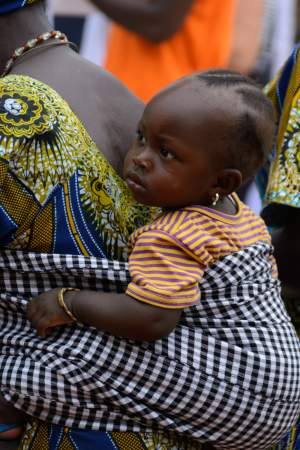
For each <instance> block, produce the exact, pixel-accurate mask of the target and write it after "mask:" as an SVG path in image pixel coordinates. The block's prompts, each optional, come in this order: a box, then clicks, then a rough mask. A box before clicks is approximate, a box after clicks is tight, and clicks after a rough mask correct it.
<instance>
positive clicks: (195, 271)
mask: <svg viewBox="0 0 300 450" xmlns="http://www.w3.org/2000/svg"><path fill="white" fill-rule="evenodd" d="M233 198H234V200H235V202H236V204H237V207H238V211H237V213H236V214H235V215H228V214H224V213H221V212H218V211H215V210H212V209H210V208H206V207H203V206H188V207H185V208H182V209H180V210H176V211H171V212H167V213H163V214H162V215H161V216H159V217H158V218H157V219H156V220H155V221H154V222H152V223H151V224H149V225H146V226H144V227H142V228H139V229H138V230H136V231H135V232H134V233H133V234H132V235H131V236H130V239H129V253H130V256H129V270H130V275H131V279H132V281H131V282H130V284H129V285H128V288H127V291H126V293H127V294H128V295H129V296H131V297H133V298H135V299H137V300H140V301H142V302H145V303H149V304H151V305H155V306H158V307H162V308H186V307H189V306H192V305H195V304H197V303H198V302H199V300H200V289H201V279H202V277H203V273H204V271H205V270H206V268H207V267H208V266H210V265H212V264H214V263H215V262H216V261H217V260H219V259H220V258H222V257H224V256H226V255H229V254H231V253H234V252H237V251H239V250H241V249H242V248H245V247H249V246H251V245H253V244H255V243H256V242H258V241H267V242H270V235H269V233H268V231H267V229H266V226H265V224H264V222H263V221H262V219H261V218H260V217H258V216H256V215H255V214H254V213H253V211H252V210H251V209H250V208H248V207H247V206H246V205H245V204H243V203H242V202H241V201H240V200H239V199H238V197H237V196H236V195H234V196H233ZM232 277H233V282H234V274H232Z"/></svg>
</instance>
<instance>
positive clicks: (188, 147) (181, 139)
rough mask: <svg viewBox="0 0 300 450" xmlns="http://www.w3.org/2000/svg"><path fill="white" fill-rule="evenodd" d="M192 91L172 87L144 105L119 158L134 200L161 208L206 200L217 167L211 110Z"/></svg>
mask: <svg viewBox="0 0 300 450" xmlns="http://www.w3.org/2000/svg"><path fill="white" fill-rule="evenodd" d="M193 96H194V94H193V92H191V91H190V90H189V89H188V90H185V89H179V90H178V89H174V88H171V89H169V90H167V91H164V92H162V93H161V94H159V95H158V96H157V97H155V98H154V99H153V100H152V101H151V102H150V103H149V104H148V105H147V106H146V109H145V112H144V114H143V117H142V119H141V121H140V124H139V127H138V131H137V135H136V139H135V142H134V144H133V146H132V148H131V149H130V151H129V152H128V154H127V156H126V159H125V163H124V178H125V180H126V182H127V184H128V186H129V188H130V190H131V191H132V194H133V196H134V197H135V199H136V200H137V201H138V202H140V203H143V204H146V205H152V206H161V207H165V208H178V207H183V206H187V205H196V204H202V205H205V204H210V200H211V198H210V194H209V191H210V189H211V186H212V185H213V183H214V180H215V176H216V173H217V170H218V169H217V167H218V161H216V158H212V154H211V153H212V150H211V149H212V146H211V142H210V141H211V139H212V138H213V136H214V133H215V128H214V129H212V126H211V125H210V124H211V114H212V113H213V111H211V108H210V107H209V108H207V105H206V104H203V105H202V106H201V101H199V99H201V93H197V101H195V98H193ZM194 97H195V96H194ZM204 97H205V96H204ZM199 103H200V106H199Z"/></svg>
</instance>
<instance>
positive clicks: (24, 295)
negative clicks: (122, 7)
mask: <svg viewBox="0 0 300 450" xmlns="http://www.w3.org/2000/svg"><path fill="white" fill-rule="evenodd" d="M24 3H25V2H24V1H7V0H6V1H2V2H1V3H0V5H2V7H3V9H2V12H5V13H7V12H8V10H9V11H10V13H9V14H8V15H5V16H0V30H1V33H2V34H3V36H0V38H1V41H0V42H1V44H2V45H3V46H4V48H3V52H1V55H2V56H1V57H3V59H2V65H3V74H4V78H3V80H2V81H1V83H0V89H1V91H0V99H1V106H0V119H1V141H0V152H1V160H0V162H1V170H0V176H1V178H0V180H1V192H0V200H1V203H0V205H1V226H0V230H1V233H2V235H1V241H0V244H1V247H2V249H3V250H2V252H1V255H0V276H1V283H2V289H1V292H0V321H1V324H2V325H3V326H1V330H0V343H1V354H0V374H1V392H2V395H3V396H4V397H5V399H6V400H7V401H9V402H11V403H13V404H14V405H15V406H16V407H17V408H18V409H22V410H24V411H26V412H28V413H29V414H30V415H32V416H34V417H39V418H40V419H41V420H45V422H37V421H31V422H30V423H29V424H28V426H27V428H26V432H25V435H24V437H23V441H22V444H21V448H23V449H25V448H31V449H34V448H35V449H42V448H56V449H63V448H67V449H73V448H76V449H78V448H79V449H83V450H88V449H89V448H91V449H97V448H99V449H100V448H101V449H103V448H107V449H112V448H116V447H117V448H119V449H121V450H122V449H145V448H149V449H153V448H163V449H167V450H170V449H174V450H175V449H176V450H179V449H188V448H193V449H196V448H199V447H200V445H198V444H197V443H194V442H193V441H192V440H191V439H190V436H191V429H192V427H195V420H194V416H197V417H199V416H200V417H201V420H208V421H209V422H210V418H207V419H206V416H205V413H206V408H205V407H203V408H199V402H198V400H199V397H198V396H197V395H194V384H193V382H194V378H193V377H192V372H193V368H192V366H191V365H190V364H186V365H183V366H182V364H180V362H181V359H182V358H185V357H186V358H188V359H189V358H192V357H193V355H192V354H191V352H190V348H192V347H191V345H188V346H186V342H191V343H193V342H194V339H193V334H191V335H190V334H189V333H188V332H187V331H186V330H181V331H178V332H177V334H176V333H174V339H173V342H171V340H170V341H168V342H169V344H170V346H169V347H168V348H166V347H164V346H161V348H159V345H160V344H159V343H158V344H155V346H154V344H153V346H152V344H144V345H141V344H139V345H137V344H136V343H135V342H132V341H126V340H122V339H118V338H116V337H113V336H111V335H109V334H106V333H101V332H97V331H96V330H95V329H93V328H91V327H87V326H84V325H81V324H73V325H72V326H70V327H63V328H60V329H58V330H55V332H54V333H52V334H51V335H50V336H49V337H47V339H44V340H43V339H40V338H38V337H37V336H36V335H35V333H34V332H33V330H32V328H31V327H30V325H29V323H28V322H27V321H26V320H25V318H24V317H25V312H26V308H27V304H28V301H29V300H30V297H32V296H35V295H37V294H38V293H40V292H43V291H47V290H50V289H51V288H54V287H60V286H72V287H79V288H86V287H87V288H90V289H94V290H98V289H109V288H110V289H112V288H114V289H115V290H116V289H117V290H118V289H123V288H124V285H126V282H127V280H128V278H127V275H128V272H127V270H126V265H125V264H122V263H120V262H111V261H108V260H107V259H105V258H110V259H118V260H122V259H123V260H124V259H125V258H126V241H127V237H128V234H129V233H130V231H131V230H132V229H133V228H135V227H137V226H139V225H141V224H143V223H145V222H147V221H148V220H149V219H150V218H151V215H152V211H151V210H148V209H144V208H142V207H140V206H139V205H137V204H136V203H134V201H133V200H132V197H131V196H130V195H129V193H128V191H127V189H126V188H125V187H124V185H123V183H122V181H121V179H120V178H119V177H118V175H117V173H116V172H115V171H114V170H113V168H112V167H114V168H115V169H117V170H118V169H119V168H120V164H119V163H120V162H121V160H122V154H121V151H120V150H119V145H120V144H121V143H125V147H127V143H128V142H129V140H130V138H131V137H132V130H133V126H134V124H133V122H134V121H137V115H138V113H139V112H140V111H139V104H138V103H137V102H136V100H134V98H131V97H130V95H129V94H128V93H127V92H125V91H124V88H123V87H121V86H120V85H119V84H118V83H117V82H116V81H115V80H113V79H112V78H111V77H109V76H108V75H105V74H103V73H102V72H100V73H99V72H98V71H97V70H96V69H94V67H93V66H91V65H90V64H88V63H86V62H85V63H84V62H82V60H81V59H80V58H79V57H78V56H77V55H76V54H74V53H73V52H72V51H71V50H70V49H69V48H68V45H67V43H66V39H65V38H64V37H63V36H61V35H60V33H57V32H53V33H50V34H49V33H47V31H48V30H49V25H48V23H47V21H46V17H45V14H44V11H43V5H42V3H41V1H40V0H36V1H34V2H32V1H31V2H30V3H33V4H32V6H30V7H29V6H28V7H25V8H23V6H24ZM16 8H17V9H16ZM12 10H14V11H12ZM45 32H46V33H45ZM37 35H39V36H38V37H37V38H36V39H34V37H35V36H37ZM27 39H30V40H29V42H28V43H27V45H26V40H27ZM12 43H13V47H19V48H20V49H19V50H17V51H16V52H15V53H14V54H13V56H12V58H11V59H10V60H9V62H8V64H6V65H5V60H8V59H9V53H11V52H10V50H11V51H13V48H11V47H12ZM4 44H5V45H4ZM20 46H21V47H20ZM31 48H32V50H29V49H31ZM67 69H68V70H69V71H67ZM21 74H22V75H21ZM68 74H70V75H72V76H70V77H67V75H68ZM86 83H87V85H88V88H89V89H88V90H87V89H85V86H86ZM50 86H51V87H50ZM54 89H55V90H54ZM89 92H92V94H90V96H89ZM95 92H96V93H97V92H99V96H98V95H97V94H96V95H95ZM66 100H67V101H68V104H67V103H66ZM78 105H80V107H79V106H78ZM131 108H133V110H134V112H133V113H132V112H131V113H129V111H130V110H131ZM74 111H76V113H77V114H76V115H75V114H74ZM78 117H79V118H78ZM95 117H96V118H97V121H95ZM117 117H121V121H118V120H117ZM126 120H129V125H128V126H127V127H125V130H123V123H126ZM82 122H84V123H86V124H87V125H86V127H87V130H86V129H85V128H84V127H83V125H82ZM104 128H105V129H106V132H105V130H104ZM122 130H123V131H122ZM99 131H101V135H100V134H99V133H98V132H99ZM88 133H89V134H91V135H92V136H93V137H94V140H95V143H94V142H93V140H92V139H91V137H90V135H89V134H88ZM101 138H102V139H101ZM98 147H101V149H102V148H103V149H104V151H105V156H106V157H107V159H105V158H104V156H103V154H102V153H100V151H99V150H98ZM107 148H108V149H109V150H107ZM113 151H116V152H117V156H116V158H115V159H114V158H113ZM33 252H35V253H33ZM42 252H43V253H42ZM90 255H95V256H98V258H93V257H91V256H90ZM99 257H101V258H102V259H101V258H99ZM181 333H182V334H181ZM175 337H176V338H175ZM206 338H207V337H205V336H204V335H203V339H206ZM163 352H167V355H165V354H163ZM170 355H171V356H170ZM194 356H195V363H197V364H198V363H199V358H198V355H197V353H195V355H194ZM166 359H167V360H168V361H170V364H169V366H168V367H165V365H162V360H166ZM178 359H180V361H179V362H178ZM93 360H96V361H97V362H100V367H101V369H100V368H99V364H95V365H93V364H92V363H91V362H92V361H93ZM241 365H242V364H241ZM162 367H163V369H164V370H165V371H164V370H162ZM179 368H180V369H181V370H178V369H179ZM200 378H201V377H200ZM201 382H202V379H200V381H199V383H200V384H201ZM158 384H160V385H161V386H163V388H162V389H157V386H158ZM215 395H216V392H215V391H214V385H213V386H212V389H211V390H209V391H205V392H204V393H203V396H204V397H205V398H202V401H203V404H204V406H205V401H206V396H207V400H208V402H209V403H210V404H211V403H212V401H213V400H212V399H215ZM218 395H219V394H218ZM225 399H226V395H225ZM250 403H251V401H249V404H250ZM214 406H216V409H217V413H218V415H219V403H217V404H216V402H215V403H214ZM226 406H228V405H226ZM297 408H298V405H297V404H295V410H296V409H297ZM220 414H222V411H220ZM5 418H6V417H4V415H3V414H2V415H1V417H0V419H1V421H2V422H4V419H5ZM183 419H184V420H183ZM47 422H49V423H50V422H51V423H54V424H56V425H48V424H47ZM221 424H222V422H221ZM228 425H229V431H228V439H231V431H232V430H231V429H230V428H231V426H230V424H222V426H223V427H224V428H226V427H228ZM218 426H220V423H219V422H218ZM283 429H286V427H285V425H284V424H282V427H281V430H278V435H279V434H281V433H282V430H283ZM93 430H94V431H93ZM97 430H100V431H97ZM103 430H104V431H103ZM124 430H126V432H124ZM165 430H168V435H167V436H166V435H165V432H166V431H165ZM193 431H194V435H196V433H198V432H199V431H200V432H201V433H202V440H209V438H210V436H209V433H206V435H205V430H204V429H203V428H202V429H201V430H198V429H196V430H193ZM258 432H259V430H258ZM260 433H262V431H261V430H260ZM204 435H205V436H204ZM178 436H180V437H178ZM203 436H204V438H203ZM275 439H276V436H275V437H274V440H275ZM246 440H247V437H246V436H245V441H246ZM272 442H273V440H272ZM250 446H251V443H250V444H249V443H247V442H246V445H245V447H243V450H244V448H245V449H246V448H247V447H248V448H250ZM251 450H253V447H251Z"/></svg>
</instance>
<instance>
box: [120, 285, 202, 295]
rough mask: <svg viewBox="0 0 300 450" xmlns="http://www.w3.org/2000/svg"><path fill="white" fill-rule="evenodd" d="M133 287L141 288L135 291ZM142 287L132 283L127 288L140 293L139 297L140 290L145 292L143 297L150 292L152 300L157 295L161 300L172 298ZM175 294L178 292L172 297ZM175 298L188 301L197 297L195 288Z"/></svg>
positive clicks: (186, 290)
mask: <svg viewBox="0 0 300 450" xmlns="http://www.w3.org/2000/svg"><path fill="white" fill-rule="evenodd" d="M133 286H137V287H139V289H136V290H135V289H134V288H133ZM142 287H143V289H142V288H141V287H140V286H138V285H135V283H130V284H129V285H128V287H127V290H128V289H131V290H132V292H138V295H140V293H139V291H140V290H142V291H143V294H141V295H146V294H147V292H149V297H148V298H152V295H155V296H156V297H160V298H161V299H168V298H170V295H169V294H163V293H161V292H157V291H156V290H155V291H154V290H153V292H152V291H151V289H148V288H146V287H145V286H142ZM154 287H156V288H157V286H154ZM168 292H170V291H169V290H168ZM175 292H176V291H173V292H172V296H174V293H175ZM190 292H191V293H192V295H191V294H189V293H190ZM199 295H200V293H199ZM175 297H176V299H182V298H183V299H186V298H189V297H195V287H194V288H190V289H185V291H184V294H181V295H180V294H176V295H175ZM145 298H147V297H145Z"/></svg>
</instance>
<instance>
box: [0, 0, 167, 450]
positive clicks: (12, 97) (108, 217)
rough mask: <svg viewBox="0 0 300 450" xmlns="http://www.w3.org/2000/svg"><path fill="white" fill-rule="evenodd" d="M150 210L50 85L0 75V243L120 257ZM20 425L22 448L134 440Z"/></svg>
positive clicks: (137, 439) (135, 439) (36, 249)
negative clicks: (25, 428) (23, 431)
mask: <svg viewBox="0 0 300 450" xmlns="http://www.w3.org/2000/svg"><path fill="white" fill-rule="evenodd" d="M19 3H21V2H19ZM23 3H24V2H22V4H23ZM11 5H12V2H9V6H10V7H11ZM4 6H5V5H4ZM152 214H153V212H152V211H150V210H149V209H148V208H145V207H142V206H140V205H137V204H136V203H135V202H134V201H133V199H132V197H131V195H130V193H129V191H128V189H127V187H126V185H125V184H124V183H123V181H122V180H121V179H120V178H119V177H118V176H117V174H116V173H115V172H114V171H113V170H112V168H111V166H110V165H109V163H108V162H107V160H106V159H105V158H104V157H103V155H102V154H101V152H100V151H99V149H98V148H97V147H96V145H95V144H94V142H93V141H92V140H91V138H90V137H89V135H88V134H87V132H86V130H85V128H84V127H83V125H82V123H81V122H80V121H79V120H78V118H77V117H76V115H75V114H74V113H73V112H72V111H71V109H70V108H69V106H68V104H67V103H66V102H65V101H64V100H63V99H62V98H61V97H60V96H59V95H58V94H57V93H56V92H55V91H54V90H53V89H51V88H50V87H49V86H47V85H45V84H44V83H41V82H39V81H37V80H34V79H32V78H29V77H26V76H15V75H10V76H7V77H5V79H2V80H0V247H2V248H10V249H21V250H25V251H29V250H30V251H34V252H46V253H66V254H74V255H85V256H89V255H93V256H99V257H109V258H111V259H118V260H121V261H122V260H126V259H127V240H128V237H129V235H130V233H131V232H132V231H133V230H135V229H136V228H137V227H138V226H141V225H143V224H145V223H147V222H148V221H149V219H150V218H151V217H152ZM66 283H67V282H66ZM2 287H3V286H2ZM28 428H29V429H30V432H29V435H30V439H29V438H28V436H29V435H28V433H27V434H26V436H25V438H24V443H23V444H22V446H23V445H24V448H28V446H29V445H30V446H31V448H37V449H39V450H41V449H43V448H45V449H48V448H52V447H51V446H53V445H55V448H64V449H66V450H67V449H77V448H80V449H84V450H87V448H88V447H87V445H91V446H92V447H91V448H93V449H96V448H104V446H103V447H102V445H104V444H103V442H106V445H107V446H108V448H115V447H114V444H113V442H114V441H115V440H116V441H118V442H123V441H124V440H125V441H126V439H130V438H131V439H133V442H140V441H141V438H140V437H139V436H137V435H134V434H133V433H132V434H131V435H129V436H127V434H126V433H119V434H118V435H117V437H116V438H115V439H114V438H112V436H111V435H109V434H108V433H91V432H88V431H85V430H79V429H78V430H70V429H69V430H67V429H65V432H64V428H63V427H59V426H57V427H54V426H51V425H47V424H45V423H42V422H39V423H37V422H35V423H33V422H32V423H30V424H28ZM152 439H154V441H155V442H160V443H161V444H162V443H163V441H164V442H165V445H166V447H165V448H171V447H170V444H169V441H168V440H167V441H166V439H165V438H161V437H159V436H156V437H154V436H153V438H152V436H151V434H149V436H148V437H147V438H146V437H145V442H146V443H147V448H151V445H152V444H151V442H152ZM29 441H30V444H29ZM59 442H60V443H59ZM108 443H110V444H108ZM161 444H160V445H161ZM122 445H123V444H122ZM145 445H146V444H143V446H142V447H140V446H139V445H136V448H137V449H139V448H145ZM22 446H21V447H22ZM120 448H122V446H121V447H120ZM125 448H128V447H125ZM130 448H132V449H134V448H135V447H134V446H132V447H130ZM162 448H163V447H162Z"/></svg>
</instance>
